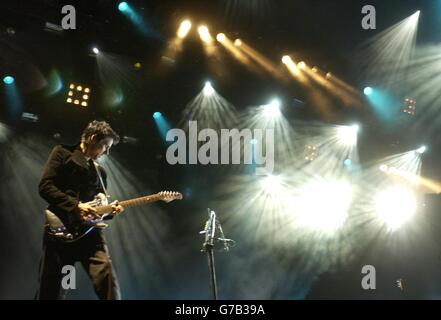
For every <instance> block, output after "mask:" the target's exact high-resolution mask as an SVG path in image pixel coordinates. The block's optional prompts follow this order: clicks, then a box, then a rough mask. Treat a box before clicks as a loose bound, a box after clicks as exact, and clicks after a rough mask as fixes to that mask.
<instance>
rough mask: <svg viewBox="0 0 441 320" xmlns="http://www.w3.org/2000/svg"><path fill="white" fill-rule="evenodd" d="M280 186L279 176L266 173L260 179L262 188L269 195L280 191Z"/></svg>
mask: <svg viewBox="0 0 441 320" xmlns="http://www.w3.org/2000/svg"><path fill="white" fill-rule="evenodd" d="M282 186H283V185H282V179H281V178H280V177H279V176H274V175H268V176H266V177H265V178H264V179H263V181H262V189H263V190H264V191H265V193H267V194H269V195H271V194H273V195H275V194H276V193H278V192H279V191H281V189H282Z"/></svg>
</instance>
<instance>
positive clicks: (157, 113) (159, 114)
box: [153, 111, 162, 119]
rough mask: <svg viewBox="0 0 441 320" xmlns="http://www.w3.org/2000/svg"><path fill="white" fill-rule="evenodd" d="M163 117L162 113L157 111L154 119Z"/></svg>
mask: <svg viewBox="0 0 441 320" xmlns="http://www.w3.org/2000/svg"><path fill="white" fill-rule="evenodd" d="M161 117H162V114H161V112H158V111H156V112H155V113H153V119H159V118H161Z"/></svg>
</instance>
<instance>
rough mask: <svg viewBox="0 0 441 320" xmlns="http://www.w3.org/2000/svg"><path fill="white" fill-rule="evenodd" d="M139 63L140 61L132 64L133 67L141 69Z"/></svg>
mask: <svg viewBox="0 0 441 320" xmlns="http://www.w3.org/2000/svg"><path fill="white" fill-rule="evenodd" d="M141 66H142V65H141V63H140V62H136V63H135V64H134V65H133V67H134V68H135V69H141Z"/></svg>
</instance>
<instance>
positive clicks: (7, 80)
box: [3, 76, 15, 84]
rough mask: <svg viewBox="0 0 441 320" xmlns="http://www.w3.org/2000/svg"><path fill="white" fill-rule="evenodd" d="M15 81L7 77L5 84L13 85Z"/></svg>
mask: <svg viewBox="0 0 441 320" xmlns="http://www.w3.org/2000/svg"><path fill="white" fill-rule="evenodd" d="M14 81H15V79H14V77H12V76H6V77H4V78H3V82H4V83H5V84H13V83H14Z"/></svg>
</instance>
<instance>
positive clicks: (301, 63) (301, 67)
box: [297, 61, 306, 70]
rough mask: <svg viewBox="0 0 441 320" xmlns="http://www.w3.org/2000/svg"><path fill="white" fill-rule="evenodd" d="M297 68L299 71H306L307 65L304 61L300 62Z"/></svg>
mask: <svg viewBox="0 0 441 320" xmlns="http://www.w3.org/2000/svg"><path fill="white" fill-rule="evenodd" d="M297 66H298V67H299V69H302V70H303V69H305V68H306V63H305V62H304V61H300V62H299V63H298V64H297Z"/></svg>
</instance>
